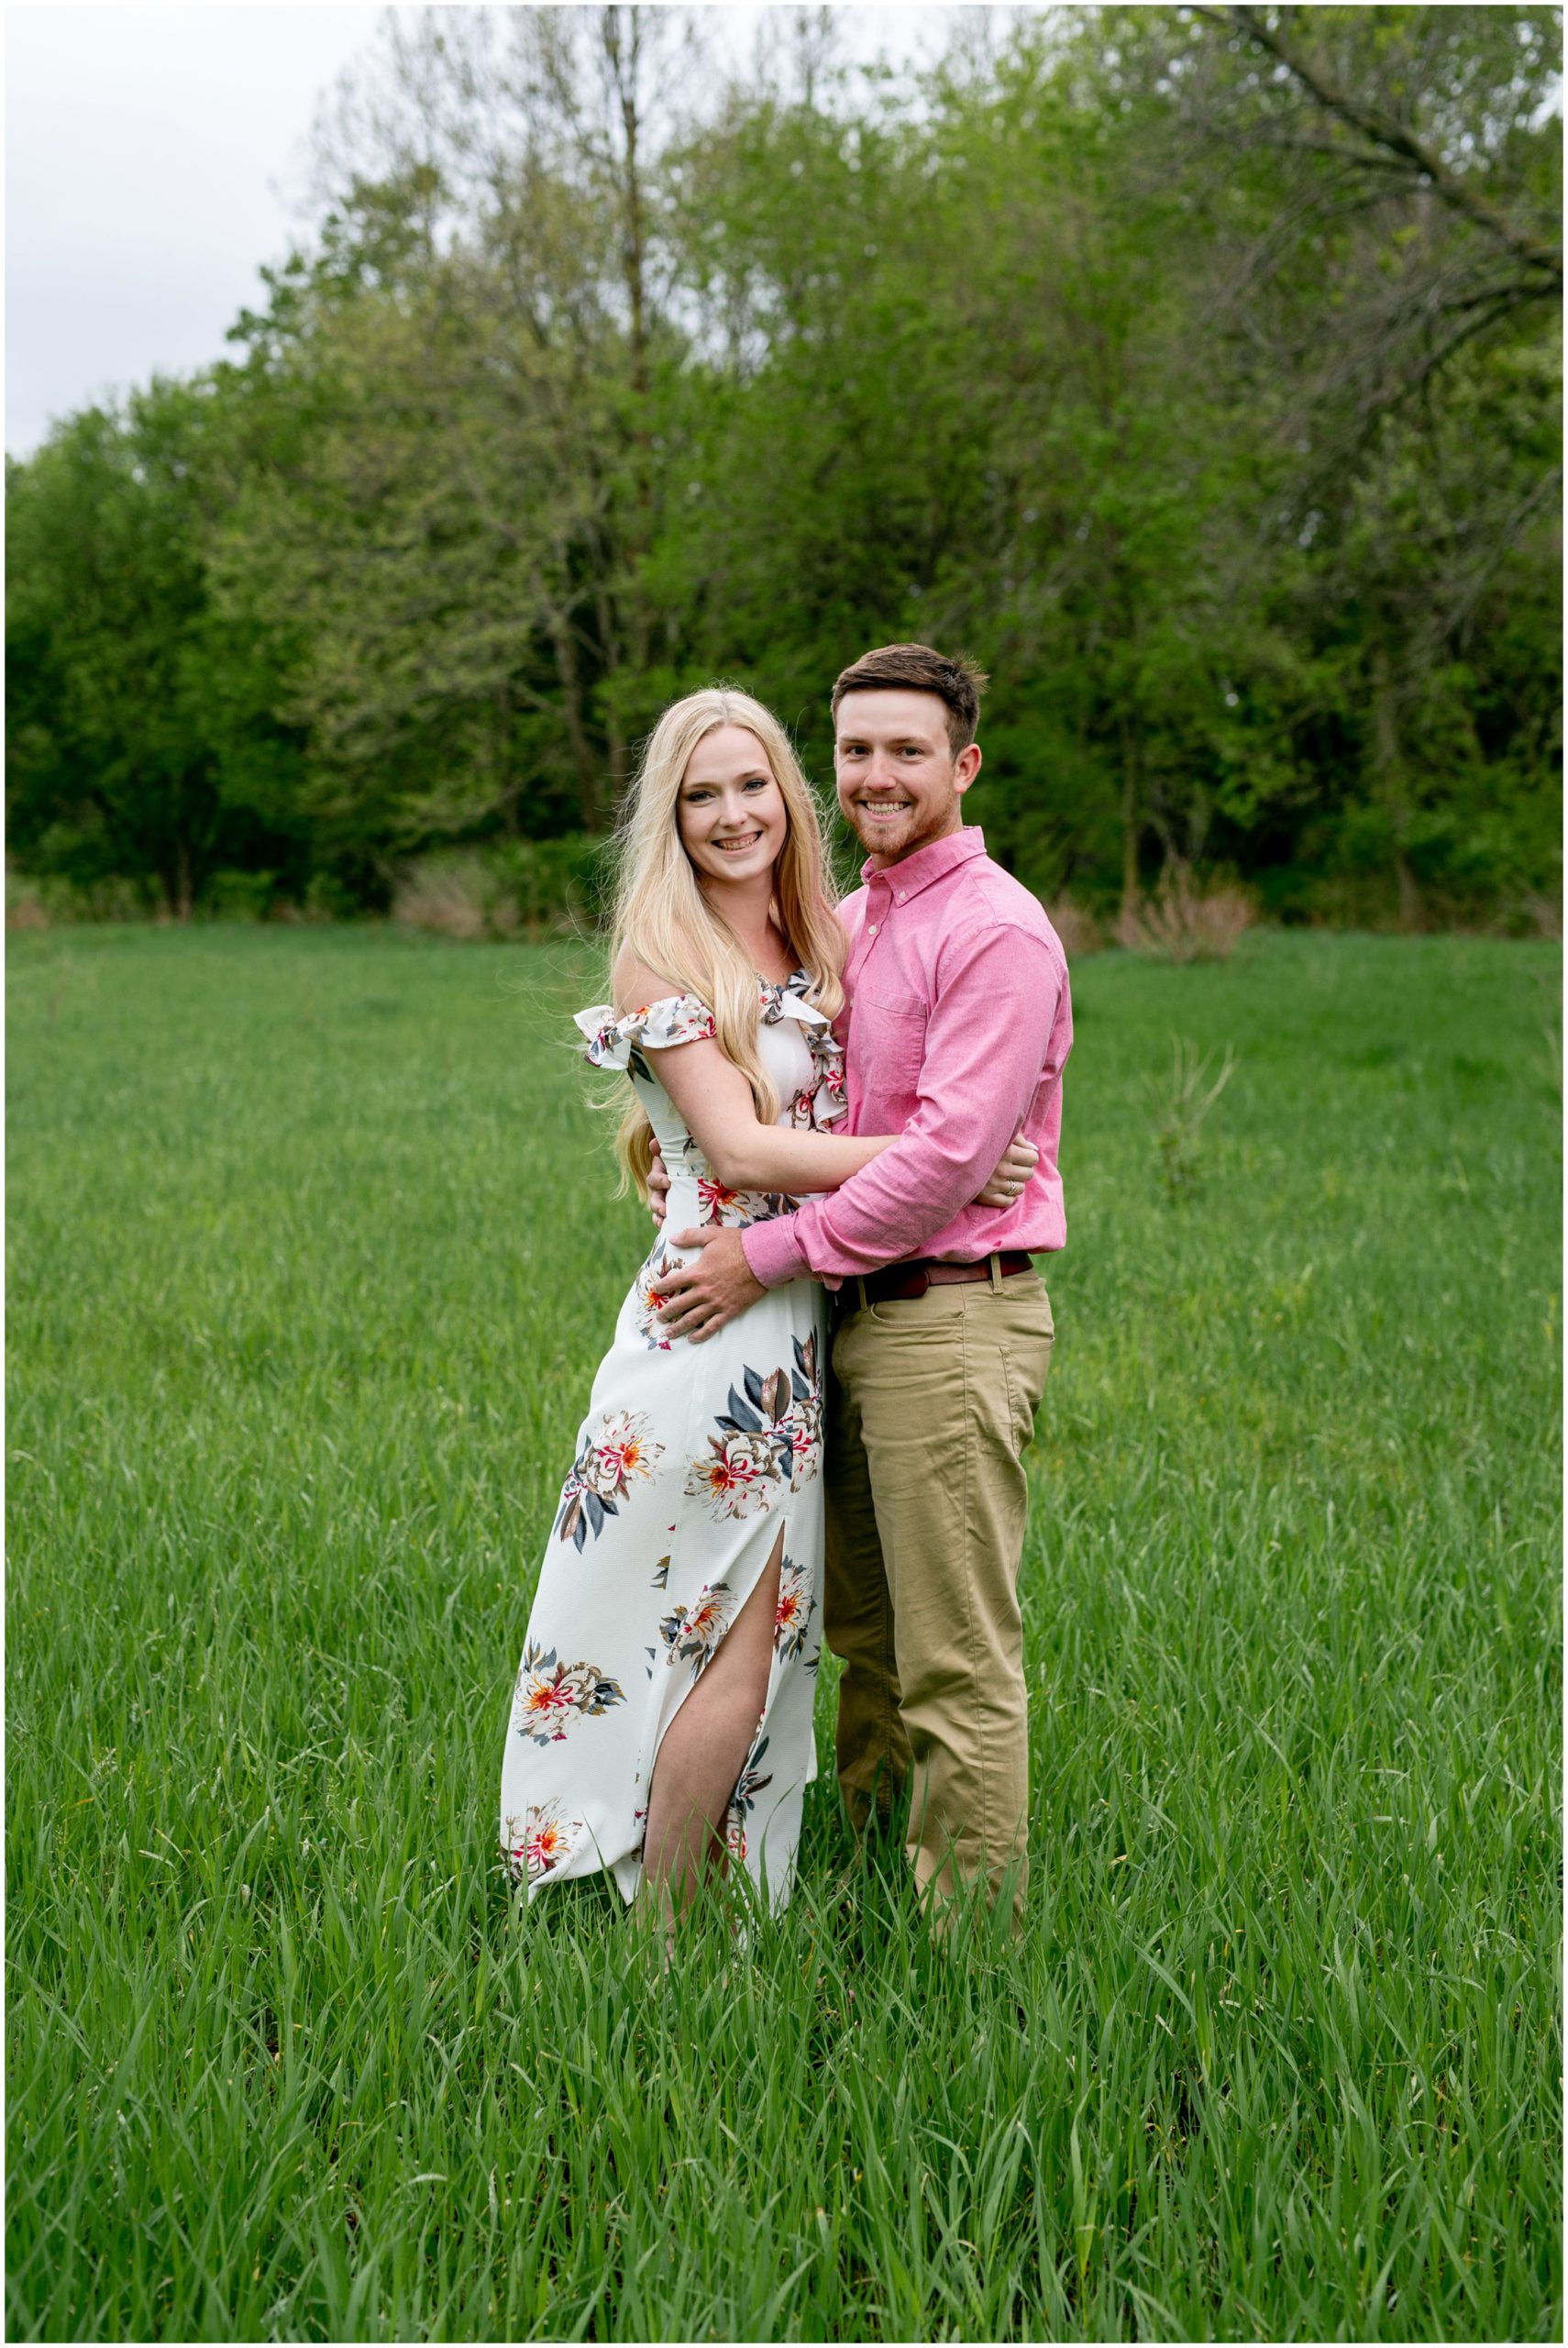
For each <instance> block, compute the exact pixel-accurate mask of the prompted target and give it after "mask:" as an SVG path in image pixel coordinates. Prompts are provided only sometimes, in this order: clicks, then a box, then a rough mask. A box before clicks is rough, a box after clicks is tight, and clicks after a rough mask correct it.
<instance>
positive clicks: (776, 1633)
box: [773, 1557, 817, 1663]
mask: <svg viewBox="0 0 1568 2348" xmlns="http://www.w3.org/2000/svg"><path fill="white" fill-rule="evenodd" d="M816 1611H817V1599H816V1592H815V1590H813V1589H812V1574H811V1568H810V1567H808V1566H803V1565H800V1566H798V1565H797V1564H796V1563H795V1560H794V1559H793V1557H785V1558H782V1559H781V1560H780V1562H779V1567H778V1608H777V1610H776V1611H775V1613H774V1617H773V1645H774V1647H775V1649H776V1651H777V1653H778V1660H779V1662H780V1663H792V1662H793V1661H794V1659H795V1657H796V1656H798V1655H803V1654H804V1653H805V1647H806V1639H807V1636H808V1634H809V1633H810V1631H811V1627H812V1615H813V1614H814V1613H815V1612H816Z"/></svg>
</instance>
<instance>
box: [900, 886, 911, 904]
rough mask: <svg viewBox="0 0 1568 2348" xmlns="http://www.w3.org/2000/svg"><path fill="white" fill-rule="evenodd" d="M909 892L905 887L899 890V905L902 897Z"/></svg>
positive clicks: (902, 899)
mask: <svg viewBox="0 0 1568 2348" xmlns="http://www.w3.org/2000/svg"><path fill="white" fill-rule="evenodd" d="M909 893H910V892H909V891H908V890H907V889H900V891H899V903H900V905H901V904H902V903H903V902H904V899H905V898H906V897H907V896H908V895H909Z"/></svg>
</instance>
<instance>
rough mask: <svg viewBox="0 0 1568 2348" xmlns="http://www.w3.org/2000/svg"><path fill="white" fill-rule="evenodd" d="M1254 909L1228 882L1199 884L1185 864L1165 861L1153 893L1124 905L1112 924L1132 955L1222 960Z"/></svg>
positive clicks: (1246, 926)
mask: <svg viewBox="0 0 1568 2348" xmlns="http://www.w3.org/2000/svg"><path fill="white" fill-rule="evenodd" d="M1256 919H1257V907H1256V904H1255V903H1254V902H1253V898H1252V896H1251V895H1250V893H1249V892H1248V891H1246V890H1245V889H1242V888H1240V887H1239V886H1238V885H1237V883H1236V882H1235V881H1218V882H1215V883H1213V884H1211V885H1210V886H1209V887H1208V888H1204V887H1201V886H1200V885H1199V884H1198V882H1197V881H1195V880H1194V879H1193V876H1192V871H1191V868H1190V867H1189V866H1187V865H1185V864H1178V863H1175V862H1173V863H1170V864H1167V865H1166V867H1165V870H1164V872H1162V873H1161V875H1160V878H1159V881H1158V884H1157V885H1156V887H1155V889H1154V893H1153V894H1152V895H1150V896H1146V897H1144V898H1143V902H1142V903H1140V904H1138V905H1136V906H1132V905H1129V906H1124V907H1123V909H1122V913H1121V919H1120V921H1119V922H1118V923H1117V925H1116V935H1117V937H1118V939H1119V940H1120V942H1121V944H1122V945H1123V946H1125V947H1127V948H1128V949H1129V950H1130V952H1132V953H1133V954H1143V955H1147V956H1149V957H1150V958H1153V959H1155V960H1158V961H1164V962H1228V961H1229V960H1230V958H1231V955H1232V954H1233V953H1234V952H1235V950H1236V946H1237V942H1238V940H1239V939H1240V937H1241V936H1242V931H1243V930H1245V929H1250V928H1251V927H1252V925H1253V922H1255V921H1256Z"/></svg>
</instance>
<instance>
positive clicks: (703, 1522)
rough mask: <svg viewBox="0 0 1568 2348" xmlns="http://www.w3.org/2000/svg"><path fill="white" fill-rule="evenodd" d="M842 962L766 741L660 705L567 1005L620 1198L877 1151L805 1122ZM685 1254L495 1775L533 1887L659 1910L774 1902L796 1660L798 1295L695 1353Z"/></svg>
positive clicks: (646, 1342)
mask: <svg viewBox="0 0 1568 2348" xmlns="http://www.w3.org/2000/svg"><path fill="white" fill-rule="evenodd" d="M844 953H845V945H844V933H843V931H842V929H841V928H840V925H839V923H838V920H837V917H836V915H835V914H834V903H833V899H832V897H831V895H830V893H829V890H828V885H827V881H826V877H825V864H824V858H823V846H822V836H821V829H820V825H819V819H818V815H817V811H816V807H815V804H814V803H813V801H812V794H811V792H810V789H809V788H808V786H807V783H806V781H805V778H804V776H803V775H802V774H801V770H800V767H799V764H798V763H797V761H796V759H795V757H794V754H793V752H792V750H791V748H790V743H789V740H788V737H786V736H785V734H784V732H783V729H782V728H781V727H780V726H779V725H778V722H777V720H776V719H775V718H773V717H772V716H770V715H769V714H768V712H767V710H765V709H764V708H763V707H762V706H761V704H760V703H757V702H755V701H753V700H752V699H751V698H750V697H749V696H748V695H746V694H744V693H735V692H723V691H716V690H715V691H711V692H699V693H693V694H691V695H690V696H689V697H688V698H687V699H685V700H684V701H679V702H677V703H675V704H674V705H673V706H672V707H671V708H670V709H668V710H667V711H666V713H665V714H664V716H663V717H662V719H661V720H660V722H659V725H658V726H657V730H656V731H655V733H654V735H653V737H652V739H651V741H650V742H649V745H648V748H647V752H646V757H645V759H644V762H643V766H642V770H641V772H640V774H639V776H638V778H637V782H636V786H635V793H634V796H633V801H632V806H631V812H630V815H629V819H628V823H627V825H626V829H625V835H624V859H623V868H622V877H621V886H620V890H619V895H618V902H617V907H616V921H615V952H614V964H613V989H614V995H615V1001H614V1002H613V1003H602V1004H598V1005H595V1006H594V1008H593V1009H591V1010H590V1011H585V1012H581V1013H579V1014H578V1019H577V1024H578V1026H579V1027H580V1029H581V1031H582V1033H583V1035H584V1036H585V1037H586V1039H587V1054H586V1057H587V1058H588V1059H589V1061H590V1063H591V1065H592V1066H594V1067H595V1068H604V1069H618V1070H624V1072H625V1077H626V1080H627V1087H628V1093H629V1098H628V1102H627V1108H626V1114H625V1116H624V1120H623V1123H622V1127H621V1133H620V1135H619V1147H620V1152H621V1157H622V1161H623V1164H624V1168H626V1171H627V1173H628V1174H629V1175H630V1176H631V1178H632V1180H634V1181H635V1184H636V1186H637V1188H638V1189H639V1191H642V1192H643V1195H644V1196H646V1174H647V1169H648V1166H649V1162H650V1156H651V1145H652V1143H653V1142H654V1140H655V1139H656V1137H657V1144H658V1147H659V1150H660V1152H661V1154H662V1156H663V1158H664V1162H665V1165H666V1167H667V1168H668V1172H669V1176H670V1192H669V1201H668V1227H669V1228H670V1229H673V1230H678V1231H679V1230H682V1229H685V1228H687V1227H689V1226H690V1225H693V1224H703V1223H710V1224H712V1223H718V1224H745V1223H748V1222H753V1221H756V1220H758V1219H760V1218H762V1217H765V1216H769V1215H774V1214H780V1213H787V1212H788V1211H789V1210H790V1208H791V1207H793V1206H794V1205H796V1204H797V1203H798V1202H799V1199H800V1197H801V1195H802V1194H804V1193H808V1192H811V1191H824V1190H832V1189H835V1188H836V1187H837V1186H838V1184H839V1183H841V1182H844V1181H846V1180H848V1179H849V1177H850V1175H851V1174H853V1173H855V1172H856V1171H857V1170H858V1168H860V1167H862V1166H865V1165H867V1164H868V1163H869V1161H870V1159H871V1158H872V1157H875V1156H876V1155H877V1153H878V1151H879V1150H881V1149H884V1148H886V1147H887V1146H888V1143H889V1140H890V1139H891V1136H890V1135H881V1136H869V1137H868V1136H858V1137H856V1138H854V1139H851V1138H849V1137H848V1136H844V1135H835V1134H833V1133H832V1132H831V1131H830V1130H829V1128H830V1127H831V1126H832V1125H833V1124H834V1123H836V1122H837V1121H838V1120H839V1119H841V1118H842V1116H843V1114H844V1103H845V1085H844V1069H843V1058H842V1055H841V1052H840V1048H839V1046H838V1044H837V1042H836V1041H835V1039H834V1033H833V1026H832V1022H833V1019H834V1016H835V1015H836V1013H838V1011H839V1010H840V1008H841V1006H842V1003H843V999H844V996H843V986H842V981H841V971H842V969H843V962H844ZM993 1179H995V1178H993ZM685 1260H686V1257H684V1256H682V1255H681V1254H680V1253H679V1252H678V1251H676V1250H675V1249H673V1248H671V1247H669V1246H667V1245H666V1243H665V1242H664V1241H663V1239H662V1236H660V1237H656V1239H655V1241H654V1245H653V1246H652V1247H651V1248H650V1249H649V1251H648V1255H647V1257H646V1260H645V1261H644V1263H643V1265H642V1267H641V1268H640V1270H639V1271H638V1273H637V1275H636V1278H635V1281H634V1283H633V1285H632V1288H631V1290H630V1292H629V1293H628V1295H627V1297H626V1300H625V1301H624V1304H623V1305H622V1308H621V1312H620V1316H619V1318H618V1320H617V1322H616V1324H615V1334H614V1337H613V1341H612V1344H611V1346H610V1350H609V1352H608V1353H607V1354H606V1355H605V1357H604V1358H603V1360H602V1363H601V1364H600V1368H599V1372H598V1375H597V1377H596V1378H595V1379H594V1381H593V1390H592V1393H591V1397H590V1400H589V1408H588V1415H587V1417H586V1418H585V1419H584V1421H583V1423H582V1425H581V1428H580V1432H579V1435H578V1441H577V1450H576V1457H575V1459H574V1460H573V1463H572V1466H571V1469H570V1472H569V1475H568V1477H567V1479H566V1482H565V1485H564V1487H563V1489H562V1492H561V1499H560V1506H559V1509H558V1512H557V1516H556V1521H555V1524H554V1527H553V1529H552V1532H551V1534H550V1537H549V1541H548V1543H547V1548H546V1554H545V1560H544V1565H543V1567H542V1569H541V1572H540V1576H539V1582H538V1588H537V1591H536V1597H535V1600H534V1606H533V1611H532V1613H531V1614H530V1616H529V1620H528V1627H527V1632H526V1634H525V1641H524V1648H523V1660H522V1664H521V1667H520V1668H519V1671H518V1675H517V1681H516V1687H515V1690H514V1694H513V1706H512V1718H511V1724H510V1728H509V1731H508V1734H507V1739H506V1752H505V1758H504V1762H503V1765H502V1789H501V1831H502V1848H503V1851H504V1852H505V1855H506V1857H507V1861H508V1863H509V1865H510V1866H511V1868H512V1871H513V1875H514V1876H515V1877H516V1879H517V1880H518V1881H519V1882H521V1883H523V1884H525V1885H526V1887H527V1890H528V1893H529V1896H530V1898H531V1897H532V1896H533V1895H534V1894H535V1893H536V1891H537V1890H538V1889H539V1888H541V1886H543V1885H544V1884H546V1883H550V1882H556V1881H559V1880H562V1879H564V1878H566V1877H576V1876H585V1875H591V1874H593V1873H595V1872H596V1871H598V1870H599V1869H601V1868H608V1869H609V1870H610V1871H611V1872H612V1873H613V1876H614V1877H615V1880H616V1882H617V1883H618V1885H619V1886H620V1888H621V1890H622V1892H623V1894H624V1897H625V1898H626V1899H628V1900H629V1899H633V1898H634V1897H635V1895H636V1893H637V1892H638V1890H639V1889H640V1888H642V1887H643V1885H644V1883H645V1881H646V1882H647V1883H648V1884H649V1885H650V1887H654V1888H657V1890H658V1892H659V1894H660V1897H661V1907H662V1910H663V1912H664V1913H665V1915H666V1916H667V1917H668V1916H672V1915H673V1914H674V1913H675V1912H677V1911H681V1910H683V1909H684V1908H685V1906H686V1905H687V1904H688V1902H689V1900H690V1896H691V1893H692V1891H693V1889H694V1888H695V1886H696V1884H697V1881H698V1879H699V1878H700V1877H701V1873H702V1870H703V1868H704V1866H706V1865H707V1864H708V1863H709V1861H710V1859H712V1858H713V1857H715V1856H717V1857H718V1858H719V1860H720V1863H721V1864H726V1863H727V1861H729V1860H734V1861H739V1862H740V1863H741V1864H742V1865H744V1866H745V1869H746V1870H747V1872H748V1874H749V1875H750V1876H751V1877H752V1878H753V1880H754V1882H755V1883H756V1885H757V1887H758V1888H759V1889H760V1890H761V1891H762V1892H763V1893H764V1896H765V1897H766V1898H767V1899H768V1901H769V1902H770V1904H771V1905H772V1906H774V1907H775V1908H778V1907H782V1905H783V1904H784V1902H785V1900H786V1899H788V1897H789V1891H790V1880H791V1876H792V1872H793V1866H794V1856H795V1845H796V1841H797V1838H798V1836H799V1832H800V1819H801V1794H802V1792H803V1789H804V1788H805V1786H806V1784H807V1783H808V1781H809V1780H810V1779H811V1778H812V1777H814V1776H815V1774H816V1765H815V1746H814V1739H813V1734H812V1699H813V1695H814V1689H815V1673H816V1668H817V1663H818V1658H819V1655H820V1652H821V1638H820V1621H821V1589H822V1552H823V1486H822V1384H823V1368H824V1362H823V1356H824V1348H825V1328H824V1312H823V1292H822V1290H821V1288H820V1286H819V1285H818V1283H817V1282H816V1281H814V1280H806V1279H801V1280H796V1281H794V1282H793V1283H791V1284H790V1286H789V1287H786V1288H781V1289H774V1290H769V1291H768V1293H767V1295H766V1296H764V1297H762V1298H761V1299H759V1300H758V1301H757V1302H756V1304H754V1305H753V1306H752V1307H751V1308H750V1309H749V1310H748V1311H747V1312H745V1313H743V1314H741V1316H740V1317H739V1318H738V1319H737V1320H735V1321H734V1322H732V1323H730V1324H728V1325H727V1326H726V1327H725V1328H724V1329H723V1331H722V1332H720V1333H719V1335H717V1336H716V1337H715V1338H713V1339H712V1342H706V1343H705V1342H701V1341H699V1342H697V1343H695V1344H693V1343H692V1342H691V1341H690V1339H688V1338H685V1337H679V1338H676V1339H673V1340H671V1339H670V1338H669V1337H668V1336H667V1335H665V1334H664V1331H663V1329H662V1327H661V1325H660V1323H659V1321H658V1318H657V1315H658V1311H659V1307H660V1304H661V1302H662V1297H661V1293H660V1287H659V1283H660V1281H661V1279H665V1278H667V1277H668V1274H669V1272H670V1271H671V1270H672V1269H673V1268H675V1266H676V1265H677V1264H679V1263H680V1262H683V1261H685Z"/></svg>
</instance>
